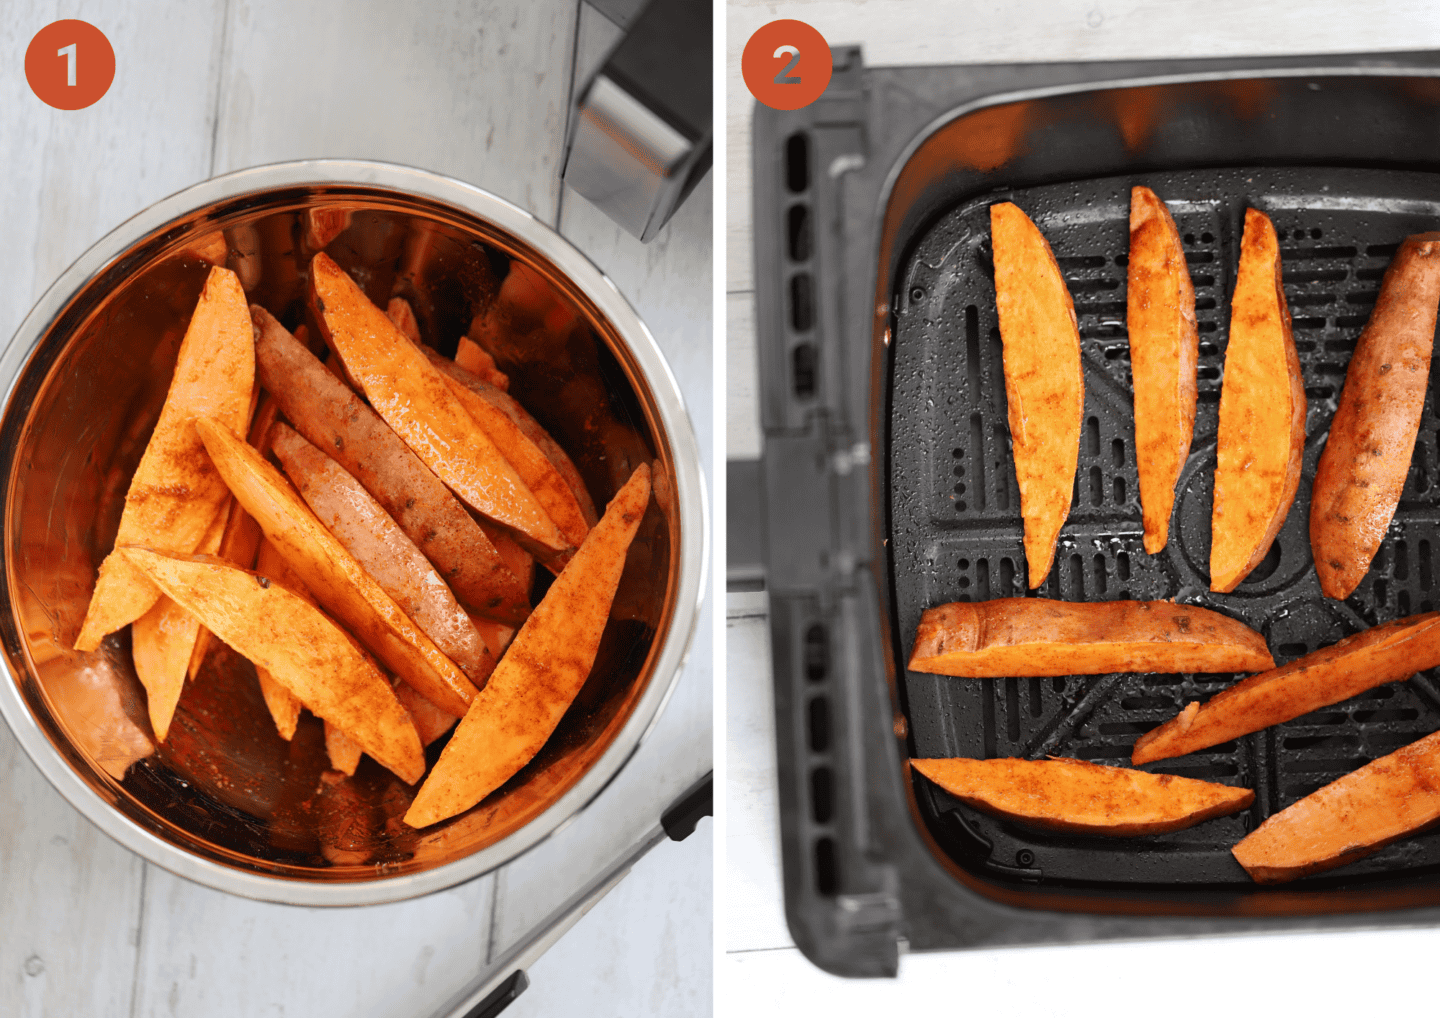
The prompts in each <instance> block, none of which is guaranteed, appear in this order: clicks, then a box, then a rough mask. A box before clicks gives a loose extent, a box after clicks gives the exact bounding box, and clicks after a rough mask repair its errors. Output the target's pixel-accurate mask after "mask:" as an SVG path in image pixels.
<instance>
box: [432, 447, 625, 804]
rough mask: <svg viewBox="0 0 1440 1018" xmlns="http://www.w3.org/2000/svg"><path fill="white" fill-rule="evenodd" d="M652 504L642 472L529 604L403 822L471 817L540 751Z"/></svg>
mask: <svg viewBox="0 0 1440 1018" xmlns="http://www.w3.org/2000/svg"><path fill="white" fill-rule="evenodd" d="M649 502H650V468H649V467H648V466H646V465H644V464H641V465H640V466H639V467H637V468H636V470H635V473H634V474H633V475H632V476H631V478H630V480H629V481H628V482H626V484H625V486H624V487H622V488H621V489H620V491H619V492H617V493H616V495H615V498H614V499H613V500H612V501H611V502H610V505H609V506H608V507H607V508H606V510H605V516H604V517H603V518H602V519H601V520H600V522H599V523H598V524H596V525H595V527H594V528H593V529H592V530H591V531H590V536H589V537H587V538H586V539H585V543H584V545H582V546H581V548H580V550H579V551H578V552H576V553H575V557H574V558H573V559H572V560H571V561H570V564H569V565H568V566H566V567H565V571H564V572H562V573H561V574H560V575H559V576H558V577H556V579H555V582H554V583H553V584H551V586H550V590H549V591H548V592H547V593H546V594H545V597H544V598H543V599H542V600H541V602H540V603H539V604H538V605H536V607H535V610H534V611H533V612H531V614H530V617H529V618H528V619H526V620H525V625H524V626H523V627H521V629H520V632H519V633H517V634H516V636H515V640H514V642H513V643H511V645H510V649H509V650H508V651H506V653H505V656H504V657H503V658H501V659H500V664H499V665H498V666H496V668H495V672H494V674H493V675H491V676H490V682H489V684H488V685H486V687H485V688H484V689H482V690H481V691H480V695H479V696H477V697H476V698H475V702H474V703H473V704H472V705H471V706H470V710H469V711H468V712H467V713H466V715H465V717H464V719H463V720H461V722H460V725H459V727H458V728H456V729H455V734H454V735H452V736H451V737H450V741H449V742H448V743H447V744H446V745H445V749H444V751H443V752H442V753H441V754H440V759H439V761H437V762H436V764H435V767H434V769H433V770H432V771H431V772H430V776H429V777H428V778H427V779H426V780H425V784H423V785H421V786H420V792H419V794H417V795H416V797H415V802H414V803H413V804H412V805H411V806H410V810H409V812H407V813H406V814H405V822H406V823H407V824H409V825H410V826H411V827H425V826H428V825H429V824H433V823H437V822H438V821H441V820H444V819H445V818H446V817H452V816H454V815H455V814H457V813H460V812H463V811H464V810H467V809H469V808H470V807H471V806H473V805H475V803H477V802H479V801H480V800H481V799H483V798H485V796H487V795H489V794H490V793H491V792H493V791H494V790H495V789H497V788H499V787H500V786H501V785H502V784H504V783H505V782H506V780H508V779H509V778H510V777H511V775H513V774H514V773H515V772H516V771H518V770H520V768H522V767H524V766H525V765H526V764H527V763H529V762H530V760H531V759H532V758H533V757H534V756H535V754H536V753H538V752H539V751H540V748H541V747H542V746H544V745H545V741H546V740H547V739H549V738H550V734H551V733H552V732H553V731H555V726H556V725H558V724H559V723H560V718H561V717H563V716H564V714H565V711H566V710H567V709H569V707H570V704H571V702H572V701H573V700H574V699H575V696H576V694H577V693H579V692H580V687H581V686H583V685H584V684H585V679H586V678H587V677H588V676H589V674H590V668H591V666H592V665H593V664H594V663H595V654H596V652H597V651H598V650H599V648H600V636H601V634H602V633H604V631H605V623H606V621H607V619H608V617H609V614H610V605H611V603H612V602H613V601H614V599H615V590H616V588H617V587H618V586H619V585H620V574H621V572H622V571H623V570H624V568H625V557H626V553H627V552H628V551H629V548H630V542H631V541H632V540H633V539H634V537H635V532H636V530H638V529H639V527H640V519H641V517H642V516H644V515H645V507H646V506H647V505H648V504H649Z"/></svg>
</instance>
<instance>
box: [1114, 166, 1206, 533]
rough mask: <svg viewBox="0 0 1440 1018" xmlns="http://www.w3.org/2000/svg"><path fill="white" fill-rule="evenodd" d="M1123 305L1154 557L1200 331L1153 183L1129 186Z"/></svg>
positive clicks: (1177, 461) (1191, 418) (1191, 421)
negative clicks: (1152, 188)
mask: <svg viewBox="0 0 1440 1018" xmlns="http://www.w3.org/2000/svg"><path fill="white" fill-rule="evenodd" d="M1125 308H1126V311H1125V327H1126V329H1127V331H1128V332H1129V334H1130V374H1131V376H1132V377H1133V378H1134V380H1135V386H1134V388H1135V465H1136V467H1137V468H1138V470H1139V474H1140V509H1141V516H1142V517H1143V518H1144V522H1145V551H1146V552H1148V553H1149V554H1151V555H1155V554H1157V553H1158V552H1159V551H1160V550H1161V549H1162V548H1164V547H1165V543H1166V541H1168V540H1169V537H1170V512H1171V510H1172V509H1173V508H1174V506H1175V483H1176V482H1177V481H1178V480H1179V478H1180V468H1181V467H1183V466H1184V465H1185V457H1187V456H1189V455H1190V440H1191V438H1193V437H1194V432H1195V401H1196V398H1197V389H1196V381H1195V370H1196V366H1197V364H1198V363H1199V359H1200V333H1199V331H1198V327H1197V326H1196V324H1195V287H1194V286H1193V285H1192V284H1191V282H1190V268H1189V266H1188V265H1186V263H1185V249H1184V247H1183V246H1181V244H1180V232H1179V231H1178V230H1177V229H1176V228H1175V220H1174V219H1173V218H1172V217H1171V215H1170V210H1169V209H1167V208H1166V207H1165V203H1164V202H1162V201H1161V200H1160V199H1159V198H1157V197H1156V196H1155V192H1154V191H1152V190H1150V189H1149V188H1148V187H1133V188H1131V189H1130V254H1129V257H1128V265H1127V268H1126V288H1125Z"/></svg>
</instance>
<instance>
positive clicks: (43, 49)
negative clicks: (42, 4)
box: [25, 18, 115, 110]
mask: <svg viewBox="0 0 1440 1018" xmlns="http://www.w3.org/2000/svg"><path fill="white" fill-rule="evenodd" d="M25 80H26V81H28V82H29V83H30V91H32V92H34V93H35V94H36V96H38V97H39V98H40V101H41V102H44V103H46V104H48V105H50V106H54V107H55V108H56V109H57V110H83V109H84V108H85V107H87V106H93V105H94V104H95V103H97V102H99V101H100V97H101V96H103V95H104V94H105V93H106V92H108V91H109V90H110V83H111V82H112V81H114V80H115V50H114V49H112V48H111V46H110V40H109V39H107V38H105V33H104V32H102V31H100V29H98V28H96V27H95V26H94V25H92V24H90V23H89V22H88V21H76V20H74V19H73V18H72V19H67V20H65V21H52V22H51V23H50V24H48V25H46V26H45V27H44V28H42V29H40V31H38V32H36V33H35V38H33V39H31V40H30V47H29V48H28V49H27V50H25Z"/></svg>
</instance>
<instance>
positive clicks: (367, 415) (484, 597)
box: [250, 307, 530, 624]
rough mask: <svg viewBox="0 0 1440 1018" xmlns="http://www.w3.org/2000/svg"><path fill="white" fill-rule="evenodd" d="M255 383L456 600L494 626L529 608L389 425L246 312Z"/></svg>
mask: <svg viewBox="0 0 1440 1018" xmlns="http://www.w3.org/2000/svg"><path fill="white" fill-rule="evenodd" d="M250 310H251V314H252V315H253V316H254V318H255V325H256V327H257V328H258V329H259V330H260V336H259V339H258V340H257V342H256V344H255V357H256V363H257V366H258V370H259V372H260V379H261V381H262V382H263V383H264V384H265V387H266V389H267V390H269V391H270V392H271V393H273V394H274V396H275V402H276V403H277V404H278V405H279V407H280V409H281V410H282V411H283V412H284V414H285V416H286V418H288V419H289V421H290V423H291V424H293V425H294V426H295V429H296V430H297V431H299V432H300V434H302V435H304V436H305V437H306V438H307V439H308V440H309V441H310V442H311V443H312V444H314V445H316V446H317V447H319V448H321V449H324V450H325V451H326V452H327V453H328V454H329V455H330V457H331V458H333V459H334V460H335V461H336V462H338V463H339V464H340V465H341V466H343V467H344V468H345V469H346V470H347V471H349V472H350V474H351V475H352V476H353V477H354V478H355V479H356V480H357V481H359V482H360V483H361V484H363V485H364V486H365V490H366V491H368V492H370V494H371V495H373V496H374V497H375V500H376V501H377V502H379V503H380V505H381V506H383V507H384V509H385V511H386V512H387V513H389V514H390V516H391V518H392V519H394V520H395V522H396V523H398V524H400V528H401V529H402V530H404V531H405V533H406V535H407V536H409V538H410V539H411V540H412V541H414V542H415V545H416V547H418V548H419V549H420V550H421V551H422V552H423V553H424V554H425V557H426V558H428V559H429V560H430V561H431V562H433V563H434V564H435V568H436V570H437V571H438V572H439V573H440V575H441V576H442V577H444V578H445V582H446V583H448V584H449V585H450V589H451V590H453V591H454V592H455V596H456V598H458V599H459V601H460V603H461V604H463V605H465V606H466V607H467V608H469V609H470V610H471V611H473V612H476V613H477V614H481V615H484V616H485V617H486V618H491V619H494V620H495V621H497V622H507V623H512V624H518V623H520V622H522V621H523V620H524V618H525V616H526V615H527V614H529V611H530V599H529V594H530V584H529V581H528V580H527V581H526V582H525V583H524V584H522V583H521V582H520V580H519V579H518V578H517V576H516V575H515V574H513V573H511V572H510V570H509V569H507V568H506V566H505V564H504V562H502V560H501V558H500V555H499V553H498V552H497V551H496V548H495V545H494V544H492V543H491V541H490V539H489V538H488V537H487V536H486V533H485V531H483V530H482V529H481V527H480V525H479V524H477V523H476V522H475V521H474V520H473V519H471V517H470V514H469V513H467V512H466V511H465V508H464V506H462V505H461V504H460V503H459V502H458V501H456V499H455V496H454V495H452V494H450V492H449V491H448V490H447V489H446V487H445V485H444V484H442V483H441V482H440V479H439V478H437V477H436V476H435V475H434V474H433V473H432V472H431V471H430V469H429V468H428V467H426V466H425V464H423V463H421V462H420V459H419V457H417V456H416V455H415V454H414V453H413V452H411V451H410V447H409V446H407V445H406V444H405V443H404V442H402V441H401V440H400V438H399V437H398V436H397V435H396V434H395V432H393V431H391V430H390V426H389V425H388V424H386V423H385V422H384V421H382V420H381V419H380V418H379V417H378V416H377V415H376V414H375V412H374V411H373V410H371V409H370V408H369V407H368V406H366V405H365V404H364V402H363V401H361V399H360V398H359V397H358V396H356V395H355V393H353V392H351V391H350V390H349V389H348V388H346V386H345V384H344V383H343V382H341V381H339V380H338V379H336V378H335V376H334V375H332V374H331V373H330V372H329V371H327V370H326V369H325V367H324V365H322V364H321V363H320V361H319V360H318V359H317V358H316V357H315V356H314V355H313V354H311V353H310V351H309V350H307V349H305V348H304V346H302V345H301V344H300V343H299V342H298V341H297V340H296V339H295V337H294V336H291V335H290V333H288V332H286V331H285V328H284V326H282V325H281V324H280V323H279V322H277V321H276V320H275V319H274V318H273V317H272V316H271V315H270V314H269V313H268V312H266V311H265V309H264V308H261V307H252V308H251V309H250Z"/></svg>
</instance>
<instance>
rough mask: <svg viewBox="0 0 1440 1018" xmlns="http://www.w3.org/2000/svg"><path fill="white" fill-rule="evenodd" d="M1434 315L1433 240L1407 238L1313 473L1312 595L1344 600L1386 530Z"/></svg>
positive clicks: (1437, 263)
mask: <svg viewBox="0 0 1440 1018" xmlns="http://www.w3.org/2000/svg"><path fill="white" fill-rule="evenodd" d="M1437 308H1440V233H1419V234H1416V235H1415V236H1413V237H1406V238H1405V241H1404V243H1402V244H1401V245H1400V250H1399V251H1397V252H1395V258H1394V259H1393V260H1392V261H1391V262H1390V268H1389V269H1387V270H1386V272H1385V279H1384V281H1383V282H1382V283H1381V284H1380V297H1379V299H1378V300H1376V302H1375V308H1374V310H1373V311H1371V312H1370V321H1369V322H1368V323H1366V325H1365V331H1364V332H1362V333H1360V339H1359V341H1358V342H1357V343H1356V344H1355V353H1354V354H1353V355H1352V356H1351V358H1350V367H1349V370H1347V371H1346V372H1345V387H1344V388H1343V389H1341V390H1340V406H1339V407H1338V408H1336V410H1335V416H1334V418H1333V419H1332V420H1331V422H1330V437H1329V439H1328V440H1327V441H1326V442H1325V449H1324V451H1323V452H1322V453H1321V454H1320V463H1319V466H1317V467H1316V469H1315V486H1314V488H1313V489H1312V490H1311V495H1310V548H1311V550H1312V551H1313V552H1314V557H1315V571H1316V572H1317V573H1319V574H1320V589H1321V590H1322V591H1323V592H1324V593H1325V594H1326V595H1327V596H1329V597H1334V598H1342V599H1343V598H1346V597H1349V596H1350V594H1351V593H1352V592H1353V591H1354V590H1355V588H1356V587H1358V586H1359V585H1360V581H1361V580H1362V579H1364V578H1365V573H1366V572H1367V571H1368V570H1369V568H1370V562H1371V561H1372V560H1373V559H1374V558H1375V553H1376V552H1377V551H1378V550H1379V549H1380V541H1381V540H1382V539H1383V538H1384V537H1385V531H1386V530H1387V529H1389V527H1390V519H1391V517H1393V516H1394V515H1395V507H1396V506H1398V505H1399V504H1400V492H1401V490H1402V489H1403V488H1404V487H1405V478H1406V477H1407V476H1409V473H1410V458H1411V456H1412V455H1413V454H1414V452H1415V437H1416V435H1417V434H1418V433H1419V431H1420V415H1421V412H1422V411H1423V410H1424V408H1425V390H1426V384H1427V382H1428V381H1429V378H1430V348H1431V346H1433V345H1434V342H1435V317H1436V311H1437Z"/></svg>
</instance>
